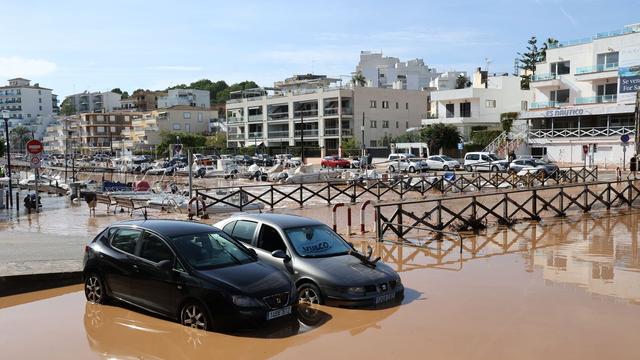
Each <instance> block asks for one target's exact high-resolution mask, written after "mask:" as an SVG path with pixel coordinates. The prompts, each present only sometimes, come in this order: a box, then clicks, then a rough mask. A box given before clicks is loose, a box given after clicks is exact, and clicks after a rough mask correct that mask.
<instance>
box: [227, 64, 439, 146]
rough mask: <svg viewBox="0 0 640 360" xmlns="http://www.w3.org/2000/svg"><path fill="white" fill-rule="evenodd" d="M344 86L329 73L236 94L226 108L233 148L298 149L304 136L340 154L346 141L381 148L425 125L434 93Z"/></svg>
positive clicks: (308, 143) (312, 143) (308, 141)
mask: <svg viewBox="0 0 640 360" xmlns="http://www.w3.org/2000/svg"><path fill="white" fill-rule="evenodd" d="M338 82H339V80H338V79H332V78H328V77H326V76H324V75H310V74H309V75H296V76H294V77H292V78H289V79H286V80H284V81H280V82H276V83H275V85H274V88H271V89H264V88H261V89H251V90H245V91H239V92H235V93H232V94H231V96H232V98H231V99H230V100H229V101H227V106H226V109H227V126H228V137H227V142H228V145H229V146H230V147H241V146H247V145H258V144H263V145H265V146H269V147H280V148H286V147H289V146H296V147H298V146H300V145H301V144H302V137H304V146H305V147H310V148H318V147H320V148H321V149H322V150H323V151H324V152H325V153H326V154H337V153H338V152H339V151H340V150H339V148H340V147H341V144H342V140H344V139H346V138H355V139H356V140H357V142H358V143H360V144H363V143H364V144H365V145H366V147H367V148H376V147H379V148H381V147H387V146H388V139H389V138H390V137H392V136H397V135H400V134H402V133H404V132H406V131H407V129H409V128H416V127H419V126H420V119H421V118H422V115H423V114H424V113H425V112H426V109H427V102H428V100H427V96H428V92H426V91H417V90H399V89H388V88H374V87H352V86H347V87H341V86H337V83H338Z"/></svg>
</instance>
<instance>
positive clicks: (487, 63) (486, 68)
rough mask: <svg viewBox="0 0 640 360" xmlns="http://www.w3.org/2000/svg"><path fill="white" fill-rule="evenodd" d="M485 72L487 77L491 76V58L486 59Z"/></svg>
mask: <svg viewBox="0 0 640 360" xmlns="http://www.w3.org/2000/svg"><path fill="white" fill-rule="evenodd" d="M484 63H485V66H484V70H485V71H486V72H487V76H489V64H491V59H489V58H484Z"/></svg>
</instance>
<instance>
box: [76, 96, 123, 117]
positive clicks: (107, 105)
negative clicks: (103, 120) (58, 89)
mask: <svg viewBox="0 0 640 360" xmlns="http://www.w3.org/2000/svg"><path fill="white" fill-rule="evenodd" d="M120 98H121V95H120V94H117V93H114V92H111V91H105V92H99V91H98V92H88V91H85V92H82V93H79V94H74V95H69V96H67V97H66V98H65V101H66V102H67V103H70V104H71V106H73V110H74V112H75V113H76V114H83V113H97V112H111V111H114V110H117V109H119V108H120Z"/></svg>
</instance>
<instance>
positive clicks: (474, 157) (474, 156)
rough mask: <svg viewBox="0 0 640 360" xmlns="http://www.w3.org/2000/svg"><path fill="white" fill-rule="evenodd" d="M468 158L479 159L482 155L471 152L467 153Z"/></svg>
mask: <svg viewBox="0 0 640 360" xmlns="http://www.w3.org/2000/svg"><path fill="white" fill-rule="evenodd" d="M467 159H469V160H479V159H480V155H478V154H469V155H467Z"/></svg>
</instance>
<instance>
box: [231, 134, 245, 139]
mask: <svg viewBox="0 0 640 360" xmlns="http://www.w3.org/2000/svg"><path fill="white" fill-rule="evenodd" d="M227 137H228V138H229V140H244V134H242V133H240V134H229V135H228V136H227Z"/></svg>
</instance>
